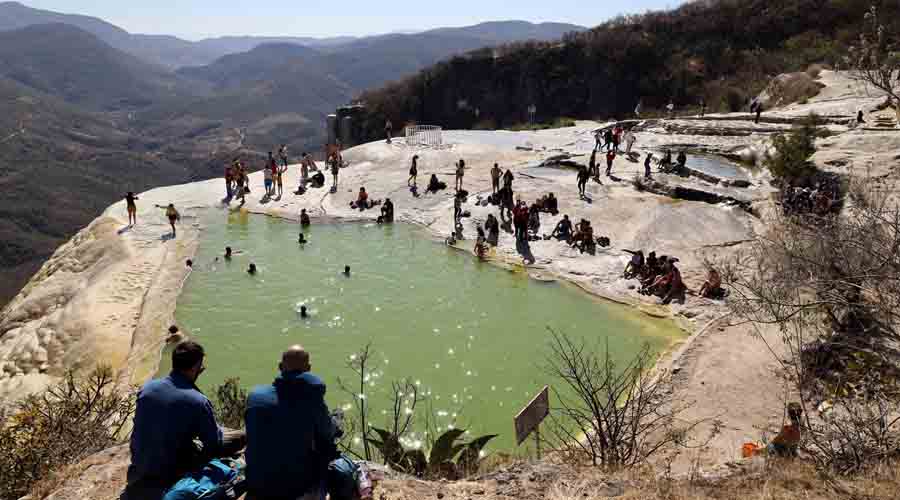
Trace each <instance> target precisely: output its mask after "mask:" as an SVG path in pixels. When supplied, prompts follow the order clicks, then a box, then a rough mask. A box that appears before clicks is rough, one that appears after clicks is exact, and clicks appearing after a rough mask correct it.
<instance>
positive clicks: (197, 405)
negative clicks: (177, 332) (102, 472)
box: [126, 341, 244, 498]
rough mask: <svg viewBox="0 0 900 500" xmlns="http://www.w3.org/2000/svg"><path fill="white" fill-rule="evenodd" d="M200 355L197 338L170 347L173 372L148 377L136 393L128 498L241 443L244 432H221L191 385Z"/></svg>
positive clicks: (147, 491)
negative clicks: (173, 347)
mask: <svg viewBox="0 0 900 500" xmlns="http://www.w3.org/2000/svg"><path fill="white" fill-rule="evenodd" d="M204 356H205V355H204V352H203V347H202V346H201V345H200V344H197V343H196V342H190V341H188V342H182V343H180V344H178V345H177V346H176V347H175V350H174V351H173V352H172V372H171V373H170V374H169V375H168V376H166V377H164V378H161V379H155V380H151V381H149V382H147V383H146V384H144V387H143V388H141V390H140V392H138V398H137V408H136V410H135V415H134V430H133V431H132V434H131V466H130V467H129V468H128V490H127V492H126V496H127V497H128V498H143V497H152V496H156V493H154V492H159V491H162V490H165V489H166V488H168V487H169V486H171V485H173V484H174V483H175V482H176V481H178V479H180V478H181V477H182V476H184V475H185V474H187V473H188V472H192V471H194V470H196V469H199V468H200V467H202V466H203V465H204V464H205V463H206V462H207V461H209V460H210V459H212V458H215V457H221V456H227V455H231V454H234V453H236V452H238V451H239V450H240V449H241V448H243V444H244V434H243V432H229V433H228V435H224V434H223V432H222V429H221V428H220V427H219V426H218V424H216V418H215V416H214V414H213V407H212V404H211V403H210V402H209V399H207V398H206V396H204V395H203V393H202V392H200V390H199V389H197V386H196V385H195V384H196V382H197V378H198V377H200V374H201V373H203V371H204V370H205V366H204V362H203V360H204ZM195 439H197V440H199V441H200V443H201V444H202V446H203V448H202V449H198V448H197V446H196V444H195V443H194V440H195ZM161 496H162V495H161V494H160V495H159V496H157V498H159V497H161Z"/></svg>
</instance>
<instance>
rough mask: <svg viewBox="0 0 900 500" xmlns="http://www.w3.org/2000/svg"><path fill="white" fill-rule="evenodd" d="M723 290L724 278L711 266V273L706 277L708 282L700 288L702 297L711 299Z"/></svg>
mask: <svg viewBox="0 0 900 500" xmlns="http://www.w3.org/2000/svg"><path fill="white" fill-rule="evenodd" d="M721 288H722V276H721V275H719V271H716V269H715V268H714V267H712V266H710V268H709V273H708V274H707V275H706V281H705V282H704V283H703V286H702V287H701V288H700V296H701V297H705V298H710V297H712V296H713V295H716V294H717V293H719V291H720V289H721Z"/></svg>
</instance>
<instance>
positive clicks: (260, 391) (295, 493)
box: [244, 345, 340, 500]
mask: <svg viewBox="0 0 900 500" xmlns="http://www.w3.org/2000/svg"><path fill="white" fill-rule="evenodd" d="M311 370H312V366H311V364H310V356H309V353H308V352H307V351H306V350H305V349H303V347H301V346H299V345H295V346H292V347H290V348H289V349H287V350H286V351H284V353H283V354H282V355H281V362H280V363H279V364H278V371H279V372H280V373H279V375H278V377H276V378H275V381H274V382H272V383H271V384H269V385H261V386H258V387H256V388H254V389H253V390H252V391H251V392H250V396H249V397H248V398H247V409H246V411H245V413H244V420H245V422H246V424H247V451H246V454H245V458H246V460H247V471H246V477H247V489H248V492H247V498H253V499H288V498H290V499H297V500H313V499H316V500H318V499H320V498H325V494H324V493H325V492H324V486H325V479H326V476H327V474H328V464H329V463H330V462H331V461H332V460H334V459H336V458H337V457H338V451H337V447H336V445H335V438H336V437H338V436H339V434H340V431H339V430H338V428H337V426H336V425H335V422H334V420H333V418H332V416H331V415H330V414H329V411H328V405H327V403H326V402H325V392H326V387H325V383H324V382H322V380H321V379H320V378H319V377H317V376H315V375H313V374H312V373H310V372H311Z"/></svg>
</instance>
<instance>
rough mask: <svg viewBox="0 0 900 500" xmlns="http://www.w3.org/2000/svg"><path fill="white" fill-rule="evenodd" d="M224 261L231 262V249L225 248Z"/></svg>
mask: <svg viewBox="0 0 900 500" xmlns="http://www.w3.org/2000/svg"><path fill="white" fill-rule="evenodd" d="M225 260H231V247H225Z"/></svg>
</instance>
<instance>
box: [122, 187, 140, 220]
mask: <svg viewBox="0 0 900 500" xmlns="http://www.w3.org/2000/svg"><path fill="white" fill-rule="evenodd" d="M139 199H140V198H138V197H137V196H135V195H134V193H132V192H131V191H129V192H127V193H125V209H126V211H127V212H128V226H129V227H134V225H135V224H137V205H136V204H135V203H134V202H135V201H136V200H139Z"/></svg>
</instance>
